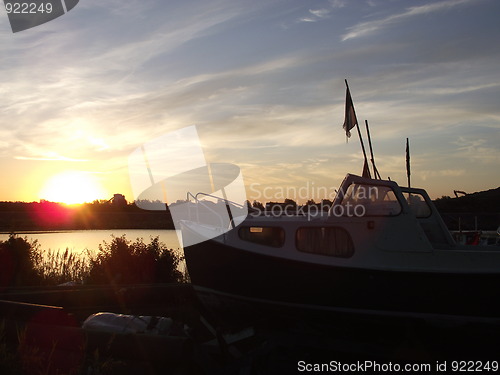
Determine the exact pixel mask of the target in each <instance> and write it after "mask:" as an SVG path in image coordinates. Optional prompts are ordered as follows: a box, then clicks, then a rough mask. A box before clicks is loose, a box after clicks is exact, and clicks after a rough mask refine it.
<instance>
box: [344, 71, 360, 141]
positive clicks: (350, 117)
mask: <svg viewBox="0 0 500 375" xmlns="http://www.w3.org/2000/svg"><path fill="white" fill-rule="evenodd" d="M346 86H347V80H346ZM357 124H358V119H357V118H356V112H355V111H354V104H352V98H351V93H350V91H349V86H347V87H346V93H345V119H344V125H343V126H342V127H343V128H344V130H345V135H346V136H347V138H349V137H350V136H351V129H352V128H354V127H355V126H356V125H357Z"/></svg>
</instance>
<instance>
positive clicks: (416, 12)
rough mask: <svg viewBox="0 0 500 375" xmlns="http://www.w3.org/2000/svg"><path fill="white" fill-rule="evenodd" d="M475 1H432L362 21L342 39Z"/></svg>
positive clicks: (352, 37)
mask: <svg viewBox="0 0 500 375" xmlns="http://www.w3.org/2000/svg"><path fill="white" fill-rule="evenodd" d="M473 2H475V0H447V1H443V2H437V3H431V4H426V5H420V6H415V7H410V8H407V9H406V10H405V11H404V12H402V13H397V14H393V15H390V16H387V17H385V18H381V19H377V20H373V21H367V22H361V23H358V24H356V25H354V26H351V27H349V28H347V29H348V30H349V31H348V32H347V33H346V34H344V35H342V37H341V40H342V41H346V40H349V39H354V38H360V37H363V36H367V35H371V34H373V33H375V32H376V31H379V30H380V29H383V28H385V27H388V26H390V25H393V24H396V23H399V22H403V21H404V20H406V19H408V18H412V17H418V16H421V15H425V14H429V13H434V12H439V11H443V10H446V9H449V8H453V7H456V6H459V5H467V4H471V3H473Z"/></svg>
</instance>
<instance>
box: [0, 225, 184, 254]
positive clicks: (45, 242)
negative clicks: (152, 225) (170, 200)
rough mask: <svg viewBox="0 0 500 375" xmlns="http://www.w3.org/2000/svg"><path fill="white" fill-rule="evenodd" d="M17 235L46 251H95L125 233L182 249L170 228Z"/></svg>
mask: <svg viewBox="0 0 500 375" xmlns="http://www.w3.org/2000/svg"><path fill="white" fill-rule="evenodd" d="M16 234H17V235H18V236H19V237H23V238H24V237H26V238H27V239H28V240H37V241H38V243H39V244H40V249H41V250H44V251H47V250H49V249H50V250H52V251H57V250H61V251H65V250H66V249H69V251H71V252H74V253H78V254H82V253H84V252H86V251H87V250H89V251H90V252H97V250H98V249H99V245H102V244H103V241H106V242H108V243H109V242H111V241H112V240H113V236H115V237H120V236H122V235H125V236H126V238H127V240H131V241H135V240H136V239H137V238H142V239H143V240H144V242H145V243H149V242H150V239H151V238H152V237H156V236H159V238H160V242H163V243H164V244H165V245H167V246H168V248H169V249H174V250H178V251H182V247H181V245H180V244H179V239H178V237H177V232H176V231H175V230H170V229H109V230H71V231H46V232H45V231H40V232H18V233H16ZM8 238H9V234H8V233H1V234H0V241H5V240H7V239H8Z"/></svg>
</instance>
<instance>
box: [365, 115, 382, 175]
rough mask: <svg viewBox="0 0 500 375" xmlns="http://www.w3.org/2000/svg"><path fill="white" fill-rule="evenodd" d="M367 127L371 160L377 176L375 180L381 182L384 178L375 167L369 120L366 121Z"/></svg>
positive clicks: (374, 173)
mask: <svg viewBox="0 0 500 375" xmlns="http://www.w3.org/2000/svg"><path fill="white" fill-rule="evenodd" d="M365 125H366V134H367V135H368V145H369V146H370V156H371V159H370V160H371V162H372V166H373V175H374V176H375V178H378V179H379V180H381V179H382V178H381V177H380V173H378V170H377V166H376V165H375V157H374V156H373V148H372V139H371V137H370V128H369V127H368V120H365Z"/></svg>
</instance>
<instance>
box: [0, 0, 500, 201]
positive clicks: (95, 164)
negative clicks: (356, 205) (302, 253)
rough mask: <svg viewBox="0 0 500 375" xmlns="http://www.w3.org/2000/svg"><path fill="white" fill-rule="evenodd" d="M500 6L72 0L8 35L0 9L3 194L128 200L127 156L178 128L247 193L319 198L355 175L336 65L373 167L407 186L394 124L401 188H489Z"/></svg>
mask: <svg viewBox="0 0 500 375" xmlns="http://www.w3.org/2000/svg"><path fill="white" fill-rule="evenodd" d="M498 14H500V2H498V1H497V0H440V1H425V0H422V1H403V0H384V1H382V0H368V1H347V0H345V1H344V0H307V1H306V0H252V1H238V0H214V1H208V0H203V1H201V0H200V1H195V0H182V1H176V0H172V1H161V0H125V1H124V0H106V1H101V0H81V1H80V3H79V4H78V5H77V6H76V7H75V8H74V9H73V10H71V11H70V12H68V13H67V14H65V15H64V16H61V17H59V18H57V19H55V20H53V21H51V22H48V23H46V24H43V25H40V26H38V27H34V28H32V29H28V30H25V31H22V32H18V33H12V31H11V28H10V25H9V23H8V18H7V15H6V12H5V9H3V7H0V77H1V78H0V79H1V81H0V168H1V170H2V172H3V173H2V174H3V176H2V179H1V182H0V201H28V202H30V201H39V200H40V199H48V200H53V201H68V202H69V201H71V199H73V200H75V199H76V198H75V196H76V197H77V198H79V199H81V200H86V201H92V200H94V199H109V198H111V197H112V196H113V194H115V193H121V194H125V196H126V198H127V199H128V200H129V201H132V200H134V196H133V194H132V191H131V183H130V178H129V169H128V158H129V155H130V154H131V153H132V152H133V151H134V150H135V149H137V148H138V147H141V145H143V144H145V143H147V142H149V141H151V140H154V139H157V138H158V137H161V136H163V135H165V134H168V133H170V132H173V131H176V130H179V129H183V128H185V127H188V126H192V125H196V128H197V131H198V136H199V139H200V142H201V145H202V146H203V149H204V155H205V158H206V160H207V162H210V163H217V162H229V163H234V164H236V165H238V166H239V167H240V168H241V171H242V175H243V179H244V183H245V186H246V188H247V195H248V198H249V199H250V200H253V199H257V200H260V201H267V200H272V199H267V198H273V196H278V195H283V192H284V191H285V194H286V193H288V194H289V195H291V196H289V198H292V199H296V200H299V201H300V200H302V198H303V197H298V196H294V194H297V192H298V191H299V190H298V189H300V188H301V187H302V188H304V187H307V188H306V190H307V189H309V190H308V192H309V195H310V196H311V198H313V199H315V200H316V201H318V200H319V199H321V198H323V197H322V196H320V195H321V194H322V192H324V191H325V190H324V189H325V188H328V189H330V190H328V191H332V189H333V188H336V187H338V186H339V185H340V183H341V181H342V179H343V178H344V176H345V175H346V173H354V174H361V171H362V166H363V157H362V153H361V149H360V145H359V141H358V138H357V135H356V132H353V134H352V137H351V138H350V139H349V142H346V134H345V132H344V130H343V129H342V124H343V122H344V111H345V84H344V79H347V80H348V82H349V86H350V91H351V94H352V98H353V101H354V106H355V109H356V113H357V117H358V120H359V122H360V123H361V125H362V128H361V129H362V131H363V134H364V120H365V119H366V120H368V122H369V124H370V131H371V136H372V141H373V148H374V152H375V161H376V163H377V168H378V170H379V172H380V174H381V175H382V177H383V178H384V179H387V178H388V177H390V178H391V180H394V181H397V182H398V183H400V184H401V185H406V172H405V142H406V138H407V137H408V138H409V139H410V149H411V168H412V175H411V178H412V186H415V187H422V188H425V189H426V190H427V191H428V192H429V194H430V195H431V197H432V198H438V197H441V196H443V195H453V190H455V189H456V190H463V191H466V192H475V191H481V190H487V189H491V188H496V187H498V186H500V175H499V165H500V152H499V151H500V132H499V130H500V105H499V104H500V99H499V98H500V63H499V61H500V43H499V40H500V23H499V22H498ZM265 188H267V189H266V190H264V189H265ZM287 189H288V190H287ZM264 192H265V194H264ZM302 192H304V190H302ZM75 201H76V200H75Z"/></svg>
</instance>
